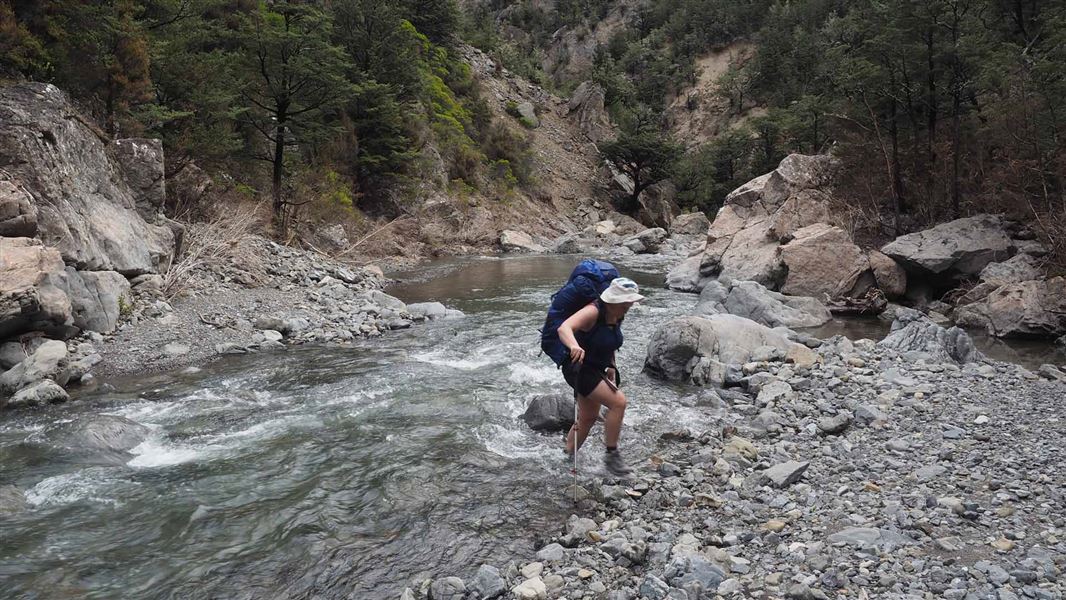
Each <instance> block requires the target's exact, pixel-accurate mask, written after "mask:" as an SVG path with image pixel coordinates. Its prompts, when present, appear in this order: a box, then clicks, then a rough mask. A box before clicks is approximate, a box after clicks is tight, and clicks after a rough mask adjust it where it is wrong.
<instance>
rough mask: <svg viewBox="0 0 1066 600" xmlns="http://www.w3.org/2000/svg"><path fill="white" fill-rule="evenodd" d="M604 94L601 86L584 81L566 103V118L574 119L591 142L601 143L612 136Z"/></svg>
mask: <svg viewBox="0 0 1066 600" xmlns="http://www.w3.org/2000/svg"><path fill="white" fill-rule="evenodd" d="M605 98H606V92H605V91H604V89H603V86H602V85H600V84H598V83H596V82H593V81H585V82H583V83H582V84H581V85H579V86H577V89H576V90H574V94H573V95H572V96H571V97H570V101H569V102H568V103H567V106H566V109H567V116H568V117H570V118H572V119H576V120H577V124H578V128H579V129H580V130H581V132H582V133H584V134H585V136H586V137H587V138H588V139H589V141H591V142H602V141H604V140H607V139H610V138H611V136H612V131H611V121H610V119H608V118H607V110H606V109H605V108H604V100H605Z"/></svg>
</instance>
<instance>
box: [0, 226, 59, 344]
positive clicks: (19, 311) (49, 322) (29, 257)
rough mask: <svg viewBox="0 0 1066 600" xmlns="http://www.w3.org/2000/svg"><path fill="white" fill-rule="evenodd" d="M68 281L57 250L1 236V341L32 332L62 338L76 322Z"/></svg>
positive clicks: (29, 240)
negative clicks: (67, 291)
mask: <svg viewBox="0 0 1066 600" xmlns="http://www.w3.org/2000/svg"><path fill="white" fill-rule="evenodd" d="M65 279H66V271H65V270H64V265H63V257H62V256H61V255H60V254H59V251H58V250H56V249H55V248H48V247H45V246H44V245H43V244H42V243H41V242H40V241H39V240H35V239H31V238H24V237H17V238H7V237H0V339H3V338H5V337H8V336H12V335H17V334H19V333H22V332H24V331H31V330H37V331H44V332H46V333H49V334H51V335H56V336H59V337H62V336H63V335H64V334H65V333H66V332H67V330H68V329H69V328H70V327H72V325H73V322H74V320H73V316H72V314H71V303H70V298H69V297H68V296H67V293H66V284H65Z"/></svg>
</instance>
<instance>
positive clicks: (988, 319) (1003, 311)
mask: <svg viewBox="0 0 1066 600" xmlns="http://www.w3.org/2000/svg"><path fill="white" fill-rule="evenodd" d="M955 321H956V322H957V323H958V324H959V325H962V326H964V327H977V328H981V329H984V330H985V331H986V332H988V334H989V335H994V336H996V337H1022V338H1051V339H1054V338H1057V337H1059V336H1062V335H1064V334H1066V279H1064V278H1062V277H1054V278H1052V279H1048V280H1034V281H1025V282H1022V283H1015V284H1008V285H1003V286H1001V287H999V288H997V289H996V290H994V291H993V292H992V293H990V294H988V296H986V297H985V298H984V299H982V300H980V301H978V302H975V303H973V304H967V305H966V306H962V307H959V308H958V309H956V310H955Z"/></svg>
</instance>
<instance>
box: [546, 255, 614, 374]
mask: <svg viewBox="0 0 1066 600" xmlns="http://www.w3.org/2000/svg"><path fill="white" fill-rule="evenodd" d="M618 276H619V274H618V269H616V268H615V266H614V265H612V264H611V263H609V262H604V261H602V260H594V259H591V258H586V259H585V260H583V261H581V262H580V263H578V265H577V267H575V268H574V272H573V273H571V274H570V279H568V280H567V281H566V285H564V286H563V287H562V288H560V289H559V291H558V292H555V294H553V295H552V304H551V307H550V308H549V309H548V318H547V319H545V321H544V328H543V329H541V330H540V349H541V350H543V351H544V353H545V354H547V355H548V356H550V357H551V359H552V361H554V362H555V364H557V365H560V366H561V365H562V364H563V363H564V362H566V360H567V358H568V357H569V356H570V351H569V350H567V349H566V346H564V345H563V342H562V340H560V339H559V326H560V325H562V324H563V321H565V320H567V319H568V318H570V316H571V315H573V314H574V313H576V312H577V311H579V310H581V309H582V308H584V307H585V306H587V305H588V304H589V303H590V302H593V301H595V300H596V299H597V298H599V297H600V294H602V293H603V290H605V289H607V286H609V285H611V281H612V280H614V279H615V278H617V277H618Z"/></svg>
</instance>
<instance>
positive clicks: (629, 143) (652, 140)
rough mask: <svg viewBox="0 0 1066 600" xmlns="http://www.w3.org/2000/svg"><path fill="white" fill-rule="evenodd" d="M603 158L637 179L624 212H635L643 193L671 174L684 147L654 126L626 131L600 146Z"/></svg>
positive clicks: (631, 177) (633, 178) (633, 179)
mask: <svg viewBox="0 0 1066 600" xmlns="http://www.w3.org/2000/svg"><path fill="white" fill-rule="evenodd" d="M600 154H601V155H603V158H604V159H605V160H607V161H608V162H610V163H611V164H612V165H614V166H615V168H617V169H618V170H619V171H621V172H622V173H625V174H626V175H627V176H629V178H630V179H631V180H632V181H633V191H632V193H630V194H629V197H628V198H627V199H626V202H625V205H624V206H623V207H622V210H623V211H630V212H631V211H634V210H636V208H637V206H638V205H639V203H640V194H641V193H643V192H644V190H646V189H648V188H649V187H651V186H652V185H655V184H656V183H658V182H659V181H662V180H663V179H666V178H667V177H669V176H670V172H671V169H672V168H673V165H674V162H675V161H676V160H677V159H678V157H679V156H680V155H681V148H680V147H678V146H677V145H676V144H674V143H673V142H671V141H670V140H669V139H668V138H667V137H666V136H664V135H663V134H660V133H659V132H657V131H653V130H651V129H650V128H646V127H645V128H640V129H637V130H636V131H630V132H623V133H622V135H620V136H619V137H618V139H617V140H613V141H610V142H606V143H604V144H601V145H600Z"/></svg>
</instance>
